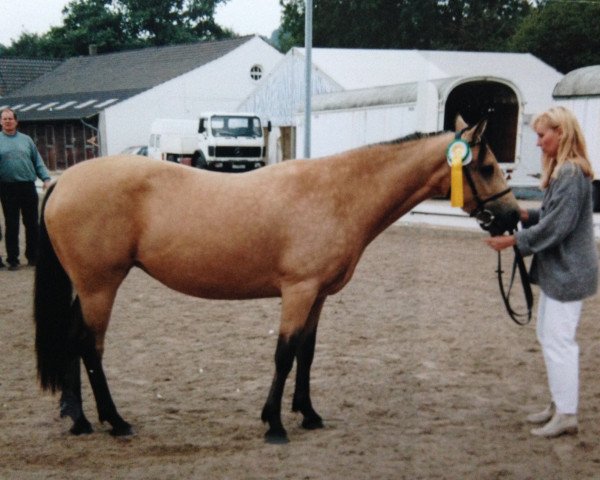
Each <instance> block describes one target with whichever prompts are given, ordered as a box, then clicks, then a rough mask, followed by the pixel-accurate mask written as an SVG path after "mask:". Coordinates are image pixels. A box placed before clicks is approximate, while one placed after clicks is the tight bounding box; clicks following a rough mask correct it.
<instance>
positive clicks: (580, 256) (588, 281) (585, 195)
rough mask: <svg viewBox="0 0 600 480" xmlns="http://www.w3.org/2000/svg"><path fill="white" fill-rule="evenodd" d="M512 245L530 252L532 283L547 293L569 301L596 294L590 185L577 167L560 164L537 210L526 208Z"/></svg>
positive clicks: (595, 262) (596, 273) (557, 298)
mask: <svg viewBox="0 0 600 480" xmlns="http://www.w3.org/2000/svg"><path fill="white" fill-rule="evenodd" d="M523 226H524V227H525V229H524V230H520V231H518V232H517V233H516V239H517V247H518V248H519V251H520V252H521V253H522V254H523V255H532V254H533V260H532V263H531V269H530V278H531V281H532V283H535V284H538V285H539V286H540V288H541V289H542V291H543V292H544V293H545V294H546V295H548V296H549V297H551V298H553V299H555V300H558V301H561V302H570V301H575V300H582V299H584V298H585V297H589V296H590V295H593V294H595V293H596V290H597V288H598V252H597V250H596V242H595V240H594V225H593V215H592V184H591V181H590V180H589V179H588V178H587V177H586V176H585V175H584V174H583V172H582V170H581V168H580V167H579V166H577V165H575V164H572V163H570V162H569V163H565V164H563V166H562V167H561V168H560V170H559V172H558V175H557V178H555V179H552V180H551V181H550V185H549V186H548V188H547V189H546V191H545V193H544V198H543V200H542V205H541V208H540V209H539V210H537V209H532V210H529V220H528V221H527V222H526V223H525V224H524V225H523Z"/></svg>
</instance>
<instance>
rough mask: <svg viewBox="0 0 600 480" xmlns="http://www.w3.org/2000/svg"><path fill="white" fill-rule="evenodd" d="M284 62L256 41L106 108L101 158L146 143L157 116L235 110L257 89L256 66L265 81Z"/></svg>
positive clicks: (191, 115)
mask: <svg viewBox="0 0 600 480" xmlns="http://www.w3.org/2000/svg"><path fill="white" fill-rule="evenodd" d="M281 58H283V55H282V54H281V53H279V52H278V51H277V50H276V49H275V48H273V47H271V46H270V45H269V44H267V43H266V42H265V41H263V40H261V39H260V38H259V37H255V38H253V39H251V40H249V41H248V42H246V43H245V44H243V45H241V46H240V47H238V48H237V49H235V50H234V51H232V52H230V53H228V54H227V55H224V56H223V57H221V58H219V59H217V60H215V61H213V62H210V63H208V64H206V65H204V66H202V67H200V68H198V69H196V70H194V71H192V72H189V73H186V74H184V75H181V76H180V77H177V78H175V79H172V80H170V81H168V82H165V83H164V84H162V85H159V86H157V87H155V88H153V89H151V90H149V91H147V92H144V93H142V94H140V95H136V96H135V97H132V98H130V99H129V100H126V101H124V102H121V103H119V104H117V105H115V106H114V107H111V108H108V109H107V110H106V111H105V112H104V117H105V119H104V121H105V123H106V129H107V131H106V135H105V139H106V150H105V151H103V152H102V154H104V155H107V154H108V155H112V154H115V153H118V152H120V151H121V150H123V149H124V148H125V147H127V146H130V145H146V144H147V143H148V138H149V136H150V125H151V124H152V122H153V121H154V120H155V119H156V118H189V119H192V118H198V116H199V115H200V113H201V112H203V111H215V110H217V111H236V110H237V107H238V105H239V104H240V102H241V101H242V100H243V99H244V98H246V97H247V96H248V95H250V93H251V92H252V91H253V90H254V89H255V88H256V87H257V85H258V83H257V82H256V81H255V80H252V78H251V77H250V69H251V68H252V66H254V65H256V64H258V65H261V66H262V68H263V79H264V78H265V77H266V75H267V74H268V73H269V72H270V71H271V70H272V69H273V68H274V66H275V65H276V64H277V63H278V62H279V61H280V60H281Z"/></svg>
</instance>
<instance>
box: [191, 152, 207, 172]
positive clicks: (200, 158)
mask: <svg viewBox="0 0 600 480" xmlns="http://www.w3.org/2000/svg"><path fill="white" fill-rule="evenodd" d="M192 167H196V168H200V169H202V170H206V169H207V168H208V164H207V163H206V159H205V158H204V155H202V152H194V155H193V156H192Z"/></svg>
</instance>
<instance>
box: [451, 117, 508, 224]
mask: <svg viewBox="0 0 600 480" xmlns="http://www.w3.org/2000/svg"><path fill="white" fill-rule="evenodd" d="M468 128H470V127H465V128H463V129H462V130H460V131H458V132H456V134H455V135H454V138H455V139H456V140H459V139H460V138H461V136H462V134H463V133H464V132H465V131H466V130H467V129H468ZM478 145H479V146H481V148H480V149H479V154H478V156H477V164H479V163H480V162H481V160H483V155H484V152H485V148H484V147H485V144H484V143H483V142H474V143H469V147H475V146H478ZM463 173H464V175H465V177H466V179H467V183H468V184H469V188H470V189H471V192H472V193H473V198H474V199H475V203H476V204H477V206H476V207H475V209H474V210H473V211H472V212H471V213H470V214H469V215H470V216H471V217H474V218H475V220H477V222H478V223H479V224H480V225H481V226H482V228H483V229H484V230H487V229H488V228H489V227H490V226H491V225H492V223H494V219H495V217H494V214H493V213H492V212H491V211H490V210H488V209H486V208H485V205H486V204H487V203H489V202H493V201H494V200H497V199H499V198H501V197H503V196H504V195H506V194H508V193H510V192H511V191H512V189H511V188H510V187H508V188H506V189H505V190H502V191H501V192H498V193H495V194H494V195H491V196H489V197H487V198H484V199H482V198H481V197H480V196H479V192H477V187H476V186H475V182H474V181H473V177H472V175H471V172H470V170H469V169H468V168H467V165H463Z"/></svg>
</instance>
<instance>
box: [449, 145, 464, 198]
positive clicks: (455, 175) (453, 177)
mask: <svg viewBox="0 0 600 480" xmlns="http://www.w3.org/2000/svg"><path fill="white" fill-rule="evenodd" d="M462 162H463V151H462V150H461V149H460V148H455V149H453V150H452V164H451V165H450V168H451V173H450V205H451V206H453V207H462V206H463V205H464V197H463V178H462V167H463V163H462Z"/></svg>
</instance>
